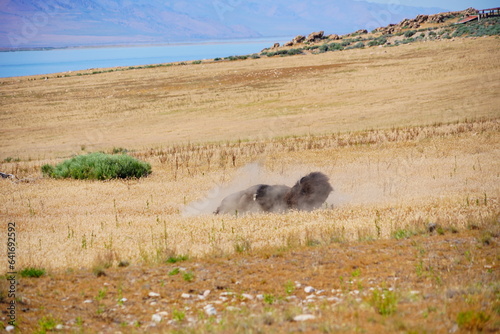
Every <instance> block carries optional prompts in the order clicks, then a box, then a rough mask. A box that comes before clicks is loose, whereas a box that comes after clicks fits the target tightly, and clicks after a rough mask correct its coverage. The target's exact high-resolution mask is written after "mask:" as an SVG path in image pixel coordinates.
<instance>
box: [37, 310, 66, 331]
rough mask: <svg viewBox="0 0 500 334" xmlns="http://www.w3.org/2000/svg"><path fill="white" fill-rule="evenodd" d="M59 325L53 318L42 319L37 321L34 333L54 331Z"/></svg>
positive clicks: (49, 316) (50, 316)
mask: <svg viewBox="0 0 500 334" xmlns="http://www.w3.org/2000/svg"><path fill="white" fill-rule="evenodd" d="M59 323H60V321H59V320H57V319H56V318H54V317H53V316H52V315H48V316H45V317H42V319H40V320H38V328H37V330H36V331H35V333H37V334H45V333H47V332H48V331H52V330H54V329H55V328H56V326H57V325H58V324H59Z"/></svg>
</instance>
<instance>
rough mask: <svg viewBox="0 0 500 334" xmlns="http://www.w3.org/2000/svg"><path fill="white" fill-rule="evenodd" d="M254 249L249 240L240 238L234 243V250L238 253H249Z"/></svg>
mask: <svg viewBox="0 0 500 334" xmlns="http://www.w3.org/2000/svg"><path fill="white" fill-rule="evenodd" d="M251 249H252V243H251V242H250V240H248V239H244V238H238V240H236V242H235V243H234V250H235V251H236V253H245V252H249V251H250V250H251Z"/></svg>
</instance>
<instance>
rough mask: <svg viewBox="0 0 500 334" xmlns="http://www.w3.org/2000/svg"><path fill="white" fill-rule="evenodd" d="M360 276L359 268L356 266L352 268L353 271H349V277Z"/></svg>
mask: <svg viewBox="0 0 500 334" xmlns="http://www.w3.org/2000/svg"><path fill="white" fill-rule="evenodd" d="M359 276H361V269H359V268H356V269H354V270H353V272H352V273H351V277H359Z"/></svg>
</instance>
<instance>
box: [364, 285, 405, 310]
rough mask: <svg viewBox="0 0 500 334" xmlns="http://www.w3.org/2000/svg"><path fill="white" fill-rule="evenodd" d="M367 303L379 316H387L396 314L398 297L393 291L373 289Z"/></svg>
mask: <svg viewBox="0 0 500 334" xmlns="http://www.w3.org/2000/svg"><path fill="white" fill-rule="evenodd" d="M369 302H370V304H371V305H372V306H373V307H374V308H375V310H376V311H377V312H378V313H379V314H381V315H386V316H388V315H392V314H394V313H396V311H397V305H398V297H397V295H396V292H394V291H391V290H386V289H384V290H380V289H375V290H373V292H372V295H371V298H370V300H369Z"/></svg>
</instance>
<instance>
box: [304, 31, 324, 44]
mask: <svg viewBox="0 0 500 334" xmlns="http://www.w3.org/2000/svg"><path fill="white" fill-rule="evenodd" d="M324 34H325V32H324V31H318V32H312V33H310V34H309V36H307V38H306V42H307V43H314V42H319V41H320V40H322V39H323V35H324Z"/></svg>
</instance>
